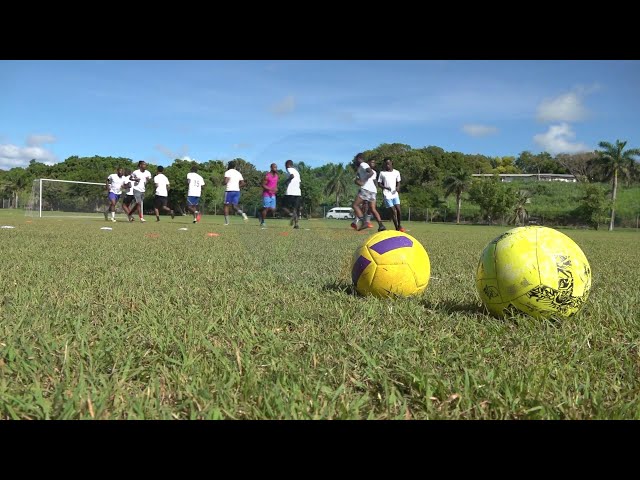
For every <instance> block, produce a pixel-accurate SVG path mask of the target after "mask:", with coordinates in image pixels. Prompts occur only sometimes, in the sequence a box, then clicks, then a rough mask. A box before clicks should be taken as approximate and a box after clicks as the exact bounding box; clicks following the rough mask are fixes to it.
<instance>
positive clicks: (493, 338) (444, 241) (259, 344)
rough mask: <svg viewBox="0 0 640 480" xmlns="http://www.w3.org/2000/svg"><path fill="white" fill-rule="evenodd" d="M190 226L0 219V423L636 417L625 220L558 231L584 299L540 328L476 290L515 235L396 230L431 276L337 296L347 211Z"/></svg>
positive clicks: (345, 270) (636, 293)
mask: <svg viewBox="0 0 640 480" xmlns="http://www.w3.org/2000/svg"><path fill="white" fill-rule="evenodd" d="M189 218H190V217H177V218H176V219H175V220H171V219H170V218H169V217H162V221H161V222H160V223H156V222H155V219H154V218H153V217H147V219H148V223H146V224H144V225H143V224H140V223H139V222H136V223H133V224H129V223H127V222H124V221H123V217H122V216H121V215H120V216H119V222H118V223H115V224H112V223H111V222H109V223H107V222H105V221H104V220H94V219H37V218H34V219H31V218H28V217H24V216H23V215H22V213H21V212H20V213H14V212H6V211H0V225H13V226H15V227H16V228H15V229H0V418H4V419H27V418H29V419H77V418H96V419H142V418H144V419H171V418H175V419H310V418H311V419H588V418H601V419H613V418H627V419H630V418H634V419H640V308H639V304H640V288H639V285H640V268H639V266H640V248H639V244H640V233H639V232H638V231H637V230H626V231H622V230H619V231H614V232H606V231H604V232H603V231H599V232H595V231H586V230H562V231H563V232H564V233H566V234H567V235H569V236H570V237H571V238H573V239H574V240H575V241H576V242H577V243H578V245H580V247H581V248H582V249H583V251H584V252H585V254H586V255H587V258H588V259H589V261H590V263H591V268H592V271H593V284H592V290H591V295H590V298H589V301H588V302H587V304H586V306H585V308H584V309H583V310H582V311H581V312H580V313H579V314H578V315H577V316H576V317H574V318H572V319H569V320H564V321H545V322H540V321H534V320H532V319H529V318H527V317H514V318H509V319H503V320H498V319H495V318H492V317H490V316H488V315H487V314H485V312H484V309H483V307H482V306H481V304H480V302H479V300H478V297H477V295H476V293H475V284H474V279H475V269H476V265H477V262H478V258H479V256H480V253H481V251H482V249H483V248H484V246H485V245H486V244H487V242H489V241H490V240H491V239H493V238H494V237H496V236H497V235H499V234H500V233H502V232H504V231H505V230H507V229H509V228H510V227H505V226H503V227H483V226H456V225H442V224H438V225H436V224H429V225H427V224H424V223H414V224H411V223H409V224H407V225H406V227H407V228H408V230H410V231H409V232H408V233H410V234H411V235H413V236H414V237H416V238H417V239H418V240H420V241H421V242H422V243H423V245H424V246H425V248H426V249H427V251H428V252H429V255H430V258H431V281H430V283H429V286H428V287H427V289H426V291H425V292H424V293H423V294H422V295H420V296H419V297H416V298H410V299H402V300H395V301H390V300H378V299H373V298H360V297H355V296H353V295H352V293H351V287H350V269H351V263H350V262H351V256H352V254H353V252H354V251H355V249H356V248H357V247H358V246H359V245H360V244H361V243H362V242H363V241H364V240H365V238H367V236H368V235H369V234H370V233H356V232H354V231H352V230H351V229H349V227H348V222H346V221H339V220H333V221H331V220H327V221H323V220H308V221H302V222H301V229H300V230H292V229H291V228H290V227H289V226H288V223H286V222H285V221H271V222H268V225H269V228H268V229H266V230H261V229H260V228H259V227H258V223H257V221H256V220H255V219H251V220H250V221H249V222H248V223H247V224H245V223H243V222H242V220H241V219H239V218H234V219H233V221H232V224H231V225H230V226H229V227H224V226H223V225H222V217H204V218H203V222H202V223H201V224H198V225H193V224H192V223H191V222H190V220H189ZM105 226H108V227H112V228H113V230H111V231H103V230H100V228H101V227H105ZM179 228H187V229H188V230H186V231H181V230H178V229H179ZM211 234H217V235H211Z"/></svg>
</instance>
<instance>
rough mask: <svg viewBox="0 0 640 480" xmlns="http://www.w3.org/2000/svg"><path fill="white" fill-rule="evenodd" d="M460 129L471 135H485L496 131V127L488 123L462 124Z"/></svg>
mask: <svg viewBox="0 0 640 480" xmlns="http://www.w3.org/2000/svg"><path fill="white" fill-rule="evenodd" d="M462 131H463V132H464V133H466V134H467V135H471V136H472V137H486V136H487V135H493V134H495V133H498V129H497V128H496V127H491V126H489V125H477V124H475V125H473V124H467V125H463V126H462Z"/></svg>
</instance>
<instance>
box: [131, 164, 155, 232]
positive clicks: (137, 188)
mask: <svg viewBox="0 0 640 480" xmlns="http://www.w3.org/2000/svg"><path fill="white" fill-rule="evenodd" d="M131 176H132V177H133V178H134V180H135V183H134V185H133V195H134V197H135V199H136V206H135V207H133V209H132V210H131V214H130V215H133V212H135V211H136V210H138V216H139V217H140V221H141V222H143V223H144V222H146V220H145V219H144V205H143V203H144V192H145V185H146V183H147V182H148V181H149V180H151V177H152V176H151V172H150V171H149V170H147V162H145V161H144V160H140V161H139V162H138V169H137V170H135V171H134V172H133V173H132V174H131Z"/></svg>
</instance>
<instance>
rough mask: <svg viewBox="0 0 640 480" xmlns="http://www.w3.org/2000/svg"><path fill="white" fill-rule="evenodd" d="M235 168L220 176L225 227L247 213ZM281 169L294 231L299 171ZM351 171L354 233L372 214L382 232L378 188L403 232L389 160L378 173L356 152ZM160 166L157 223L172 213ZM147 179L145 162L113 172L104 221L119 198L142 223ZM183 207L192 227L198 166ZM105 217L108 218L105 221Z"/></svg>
mask: <svg viewBox="0 0 640 480" xmlns="http://www.w3.org/2000/svg"><path fill="white" fill-rule="evenodd" d="M235 166H236V164H235V162H234V161H231V162H229V163H228V165H227V171H226V172H225V173H224V185H225V198H224V224H225V225H229V212H230V210H231V209H233V210H234V212H235V213H238V214H240V215H242V218H243V219H244V220H245V221H247V220H248V217H247V215H246V214H245V213H244V212H243V211H242V209H241V208H239V206H238V205H239V202H240V189H241V188H242V187H243V186H244V185H245V183H246V182H245V180H244V177H243V176H242V174H241V173H240V172H239V171H238V170H236V168H235ZM285 168H286V179H285V186H286V193H285V198H284V206H283V211H284V212H285V213H286V214H287V215H288V216H290V217H291V219H290V224H291V225H292V226H293V228H296V229H297V228H300V227H299V224H298V222H299V219H300V200H301V198H302V191H301V180H300V173H299V172H298V170H297V169H296V168H294V166H293V161H292V160H287V161H286V162H285ZM353 168H354V169H355V171H356V178H355V180H354V181H355V183H356V185H358V186H359V187H360V189H359V191H358V194H357V196H356V198H355V200H354V202H353V210H354V211H355V214H356V218H355V220H354V221H353V223H352V224H351V227H352V228H353V229H355V230H364V229H366V228H372V227H373V225H372V224H371V222H370V219H371V214H370V213H369V212H371V213H373V216H374V217H375V219H376V220H377V222H378V225H379V227H378V231H383V230H386V227H385V226H384V225H383V223H382V219H381V217H380V213H379V212H378V210H377V208H376V194H377V190H378V187H380V188H381V189H382V192H383V196H384V204H385V206H386V207H387V208H388V209H389V210H390V213H391V218H392V220H393V224H394V226H395V228H396V230H399V231H401V232H404V228H403V227H402V225H401V224H400V222H401V216H400V196H399V194H398V190H399V188H400V180H401V179H400V172H398V171H397V170H395V169H394V168H393V162H392V160H391V159H390V158H386V159H385V160H384V168H385V169H384V170H383V171H381V172H380V174H379V175H378V173H377V172H376V170H375V161H374V160H371V161H370V162H369V163H366V162H365V161H364V155H363V154H362V153H358V154H357V155H356V156H355V157H354V160H353ZM163 171H164V167H162V166H159V167H158V169H157V173H156V175H155V176H153V184H154V185H155V197H154V202H153V203H154V204H153V207H154V213H155V216H156V221H157V222H159V221H160V211H161V210H162V211H166V212H169V214H170V215H171V218H174V216H175V212H174V210H173V209H172V208H170V207H169V206H168V197H169V189H170V187H171V183H170V182H169V179H168V178H167V177H166V175H164V173H163ZM150 180H152V175H151V172H149V170H147V163H146V162H144V161H140V162H138V169H137V170H135V171H133V172H131V171H129V170H125V169H123V168H121V167H119V168H118V169H117V171H116V173H113V174H111V175H109V177H107V181H106V189H107V190H108V192H109V193H108V200H109V203H108V206H107V208H106V209H105V211H104V218H105V220H107V221H108V220H109V219H110V220H111V221H112V222H115V221H116V219H115V211H116V204H117V203H118V200H119V199H120V197H121V196H122V197H123V199H122V209H123V210H124V212H125V213H126V214H127V218H128V220H129V221H130V222H133V221H134V215H135V214H136V213H137V214H138V217H139V219H140V221H141V222H145V221H146V220H145V219H144V208H143V203H144V195H145V190H146V184H147V182H149V181H150ZM278 180H279V177H278V166H277V165H276V164H275V163H272V164H271V166H270V169H269V171H268V172H267V174H266V175H265V176H264V179H263V181H262V202H263V203H262V206H263V208H262V211H261V212H260V226H261V227H262V228H266V218H267V214H268V212H269V211H272V212H274V213H275V211H276V192H277V190H278ZM186 181H187V186H188V190H187V209H188V210H189V212H190V213H191V214H192V215H193V223H198V222H200V219H201V217H202V215H201V213H200V211H199V204H200V196H201V193H202V187H203V186H204V185H205V181H204V179H203V178H202V176H200V175H199V174H198V166H197V165H196V164H193V165H192V167H191V171H190V172H189V173H188V174H187V179H186ZM109 213H110V214H111V216H110V218H109Z"/></svg>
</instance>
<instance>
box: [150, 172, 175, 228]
mask: <svg viewBox="0 0 640 480" xmlns="http://www.w3.org/2000/svg"><path fill="white" fill-rule="evenodd" d="M162 172H164V167H162V166H160V167H158V173H157V174H156V176H155V177H153V183H154V185H155V186H156V196H155V198H154V200H153V210H154V212H155V214H156V222H159V221H160V209H162V210H164V211H165V212H169V213H170V214H171V218H173V217H175V214H174V213H173V210H172V209H171V208H169V207H168V206H167V203H168V201H169V188H170V183H169V179H168V178H167V177H166V175H165V174H164V173H162Z"/></svg>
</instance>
